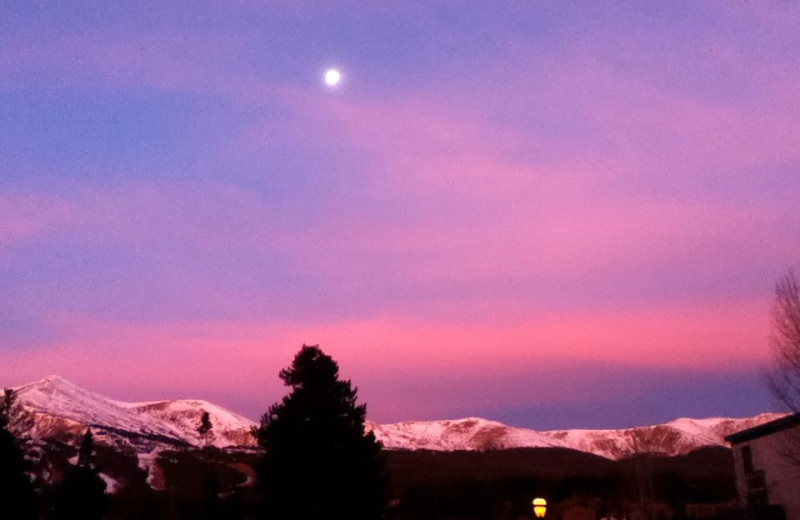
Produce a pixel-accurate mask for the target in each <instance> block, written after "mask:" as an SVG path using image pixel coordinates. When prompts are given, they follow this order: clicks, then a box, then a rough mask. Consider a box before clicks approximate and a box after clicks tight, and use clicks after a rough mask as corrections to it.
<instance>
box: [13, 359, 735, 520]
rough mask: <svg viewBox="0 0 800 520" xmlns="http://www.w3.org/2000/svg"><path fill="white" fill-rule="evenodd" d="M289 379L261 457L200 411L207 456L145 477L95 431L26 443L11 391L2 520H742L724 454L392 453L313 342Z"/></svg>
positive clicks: (172, 456)
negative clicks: (224, 439) (544, 513)
mask: <svg viewBox="0 0 800 520" xmlns="http://www.w3.org/2000/svg"><path fill="white" fill-rule="evenodd" d="M280 377H281V379H282V380H283V382H284V383H285V385H286V386H287V387H288V389H289V391H288V393H287V395H286V397H284V399H283V400H282V401H281V402H279V403H276V404H274V405H273V406H271V407H270V408H269V409H268V411H267V412H266V413H265V414H264V416H263V417H262V420H261V424H260V426H259V427H258V428H257V429H256V430H255V431H254V434H255V435H256V437H257V439H258V442H259V445H260V449H258V450H250V451H246V450H245V451H242V450H239V451H232V450H220V449H217V448H214V447H210V446H208V439H209V436H210V435H211V432H213V424H212V423H211V421H210V418H209V416H208V415H207V414H203V416H202V417H198V427H197V431H198V434H199V436H200V438H201V440H202V442H201V445H202V446H204V447H203V448H201V449H191V450H182V451H164V452H162V453H161V454H160V455H159V457H158V460H157V471H155V472H152V473H150V474H148V472H147V471H146V470H144V469H142V468H141V467H139V464H138V460H137V457H136V455H135V454H134V453H125V452H119V451H116V450H114V449H112V448H109V447H106V446H102V445H96V444H95V442H94V438H93V435H92V431H91V430H89V429H87V430H86V432H85V434H84V435H83V436H82V438H81V439H79V440H78V441H76V442H75V443H74V444H72V445H68V444H61V443H58V442H56V441H46V442H45V443H44V444H43V442H42V441H37V442H38V443H33V442H31V441H30V440H28V439H25V437H24V433H23V431H24V429H25V428H26V427H27V426H29V425H28V424H27V422H28V421H29V418H26V417H24V416H23V415H24V412H22V410H21V409H20V407H18V406H16V404H15V402H14V395H13V392H7V393H6V394H5V395H4V399H3V400H2V403H0V405H1V406H0V500H2V504H3V505H2V506H1V507H2V508H3V509H2V513H3V514H0V518H19V519H28V518H30V519H42V520H50V519H60V518H81V519H86V520H91V519H101V518H107V519H120V520H122V519H125V520H127V519H131V520H133V519H148V520H159V519H163V520H174V519H198V520H204V519H208V520H216V519H234V520H235V519H260V518H270V519H273V520H283V519H299V520H304V519H311V518H314V519H316V518H347V519H352V520H361V519H363V520H372V519H375V520H377V519H381V518H386V519H395V520H407V519H408V520H411V519H418V520H425V519H498V520H501V519H520V518H531V504H530V502H531V499H532V497H534V496H544V497H547V499H548V501H549V503H550V506H549V513H548V518H552V519H558V520H596V519H598V518H600V517H601V516H602V515H604V514H606V513H609V512H611V513H613V514H614V515H615V516H616V517H617V518H620V519H622V518H623V517H624V518H627V519H628V520H670V519H672V520H682V519H684V518H691V517H697V518H700V517H702V518H706V519H711V518H719V519H723V518H724V519H728V518H732V517H731V515H732V514H733V515H735V512H732V511H733V510H732V508H731V503H732V502H733V501H734V500H735V489H734V476H733V462H732V457H731V453H730V451H729V450H726V449H724V448H714V449H705V450H701V451H698V452H695V453H692V454H689V455H686V456H683V457H671V458H667V457H649V456H643V457H638V458H632V459H626V460H622V461H611V460H608V459H604V458H602V457H598V456H595V455H591V454H586V453H581V452H577V451H573V450H565V449H557V448H529V449H513V450H491V451H483V452H446V453H442V452H426V451H415V452H408V451H390V452H384V451H382V450H381V447H380V444H379V443H377V441H375V438H374V437H373V436H372V434H366V433H365V431H364V421H365V416H366V407H365V406H364V405H363V404H358V403H357V390H356V389H355V387H353V386H352V384H351V383H350V382H349V381H344V380H341V379H340V378H339V372H338V365H337V364H336V363H335V361H333V359H331V358H330V357H329V356H327V355H325V354H324V353H323V352H322V351H321V350H319V348H318V347H307V346H304V347H303V348H302V349H301V350H300V352H298V354H297V356H296V357H295V359H294V362H293V363H292V365H291V366H289V367H288V368H286V369H285V370H282V371H281V372H280ZM25 446H27V451H28V456H27V457H25V456H23V455H24V453H25V450H24V449H23V448H24V447H25ZM101 473H102V475H103V476H105V478H106V479H110V480H109V481H110V482H111V486H112V487H113V489H109V488H108V487H107V484H106V481H105V480H104V479H103V478H102V477H101ZM33 475H37V476H38V477H39V478H31V477H32V476H33ZM390 475H391V477H390Z"/></svg>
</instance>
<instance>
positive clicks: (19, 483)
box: [0, 389, 37, 520]
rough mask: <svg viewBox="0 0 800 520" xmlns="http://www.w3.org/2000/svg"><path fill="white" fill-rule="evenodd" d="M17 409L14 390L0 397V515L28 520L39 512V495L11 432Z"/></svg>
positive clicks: (18, 441)
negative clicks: (35, 490)
mask: <svg viewBox="0 0 800 520" xmlns="http://www.w3.org/2000/svg"><path fill="white" fill-rule="evenodd" d="M15 410H17V406H16V396H15V394H14V391H13V390H9V389H6V390H5V391H4V393H3V395H2V397H0V518H19V519H20V520H27V519H32V518H36V516H37V496H36V493H35V492H34V489H33V485H32V484H31V480H30V478H29V477H28V474H27V471H29V470H30V469H31V468H30V464H29V463H28V461H27V460H26V459H25V453H24V451H23V449H22V446H21V443H20V440H19V439H18V438H17V437H16V436H15V435H14V434H13V433H12V431H11V430H12V423H13V422H14V419H15V417H14V414H15V413H16V412H15Z"/></svg>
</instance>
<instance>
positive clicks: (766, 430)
mask: <svg viewBox="0 0 800 520" xmlns="http://www.w3.org/2000/svg"><path fill="white" fill-rule="evenodd" d="M797 425H800V413H793V414H791V415H787V416H786V417H781V418H780V419H775V420H774V421H770V422H768V423H764V424H760V425H758V426H755V427H753V428H748V429H747V430H742V431H740V432H736V433H732V434H730V435H728V436H727V437H725V440H726V441H728V442H730V443H731V444H738V443H740V442H745V441H749V440H753V439H757V438H759V437H763V436H765V435H770V434H772V433H777V432H780V431H783V430H787V429H789V428H792V427H794V426H797Z"/></svg>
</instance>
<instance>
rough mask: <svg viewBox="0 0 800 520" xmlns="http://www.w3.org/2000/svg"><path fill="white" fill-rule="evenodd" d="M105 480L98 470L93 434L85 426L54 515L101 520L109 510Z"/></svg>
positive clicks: (59, 494) (60, 488)
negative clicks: (107, 508) (75, 458)
mask: <svg viewBox="0 0 800 520" xmlns="http://www.w3.org/2000/svg"><path fill="white" fill-rule="evenodd" d="M105 491H106V483H105V481H104V480H103V479H102V478H101V477H100V475H99V474H98V473H97V469H96V468H95V461H94V437H93V435H92V430H91V428H87V429H86V434H85V435H84V436H83V440H82V441H81V444H80V447H79V448H78V463H77V464H76V465H75V466H73V467H71V468H69V470H68V471H67V473H66V475H65V476H64V480H63V481H62V482H61V485H60V487H59V489H58V493H57V496H56V504H55V510H54V518H56V519H64V520H66V519H73V518H80V519H82V520H102V519H103V518H104V515H105V510H106V496H105Z"/></svg>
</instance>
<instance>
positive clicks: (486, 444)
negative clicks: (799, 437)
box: [17, 376, 781, 459]
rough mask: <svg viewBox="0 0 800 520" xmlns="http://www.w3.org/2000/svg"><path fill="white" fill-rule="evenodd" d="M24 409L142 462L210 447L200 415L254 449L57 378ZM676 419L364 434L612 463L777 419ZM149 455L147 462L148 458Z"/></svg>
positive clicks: (225, 414)
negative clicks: (167, 452)
mask: <svg viewBox="0 0 800 520" xmlns="http://www.w3.org/2000/svg"><path fill="white" fill-rule="evenodd" d="M17 391H18V395H19V400H20V403H21V404H22V405H23V407H24V408H25V410H26V411H27V412H28V413H30V414H31V415H32V416H33V418H34V421H33V422H34V425H35V426H34V427H33V429H32V431H30V432H29V435H30V436H31V437H33V438H37V439H47V438H51V439H56V440H60V441H62V442H70V443H74V442H75V441H76V440H77V439H78V438H79V437H80V436H81V435H83V433H84V432H85V430H86V426H91V427H92V429H93V431H94V433H95V439H96V440H97V441H98V442H100V443H103V444H107V445H111V446H116V447H120V448H127V449H132V450H133V451H135V452H137V453H138V454H140V455H141V456H142V457H145V458H146V456H149V455H152V454H154V453H157V452H158V451H160V450H162V449H165V448H175V447H185V446H195V447H200V446H203V445H205V441H204V440H202V439H201V438H200V436H199V434H198V433H197V427H198V426H199V424H200V418H201V416H202V414H203V412H208V414H209V416H210V419H211V423H212V425H213V429H212V434H211V435H210V436H209V438H208V440H207V442H208V445H209V446H216V447H219V448H226V447H252V446H254V445H255V439H254V438H253V436H252V434H251V429H252V427H253V426H255V425H256V423H255V422H253V421H251V420H250V419H247V418H245V417H242V416H241V415H237V414H235V413H233V412H230V411H228V410H226V409H224V408H222V407H220V406H217V405H215V404H213V403H209V402H208V401H201V400H177V401H154V402H146V403H127V402H122V401H115V400H113V399H109V398H106V397H103V396H101V395H98V394H95V393H92V392H89V391H87V390H84V389H82V388H80V387H78V386H76V385H74V384H72V383H70V382H68V381H65V380H64V379H62V378H60V377H58V376H48V377H45V378H43V379H41V380H39V381H36V382H34V383H30V384H27V385H23V386H21V387H19V388H18V389H17ZM780 416H781V414H769V413H767V414H761V415H758V416H756V417H752V418H744V419H731V418H711V419H687V418H682V419H676V420H674V421H672V422H669V423H666V424H659V425H653V426H642V427H637V428H626V429H620V430H552V431H536V430H529V429H524V428H514V427H511V426H507V425H505V424H502V423H499V422H494V421H489V420H486V419H480V418H476V417H470V418H466V419H457V420H444V421H408V422H402V423H396V424H376V423H373V422H371V421H367V428H368V429H369V430H371V431H372V432H373V433H374V434H375V436H376V437H377V439H378V440H380V441H381V442H382V443H383V445H384V446H385V447H386V448H388V449H408V450H421V449H424V450H435V451H455V450H488V449H506V448H523V447H557V448H570V449H574V450H579V451H583V452H587V453H593V454H595V455H600V456H602V457H606V458H609V459H619V458H623V457H627V456H630V455H632V454H635V453H659V454H664V455H681V454H685V453H688V452H690V451H693V450H696V449H698V448H701V447H704V446H725V445H726V443H725V441H724V437H725V436H726V435H729V434H731V433H733V432H736V431H740V430H743V429H747V428H751V427H753V426H756V425H758V424H762V423H765V422H767V421H771V420H773V419H776V418H778V417H780ZM148 454H149V455H148Z"/></svg>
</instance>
